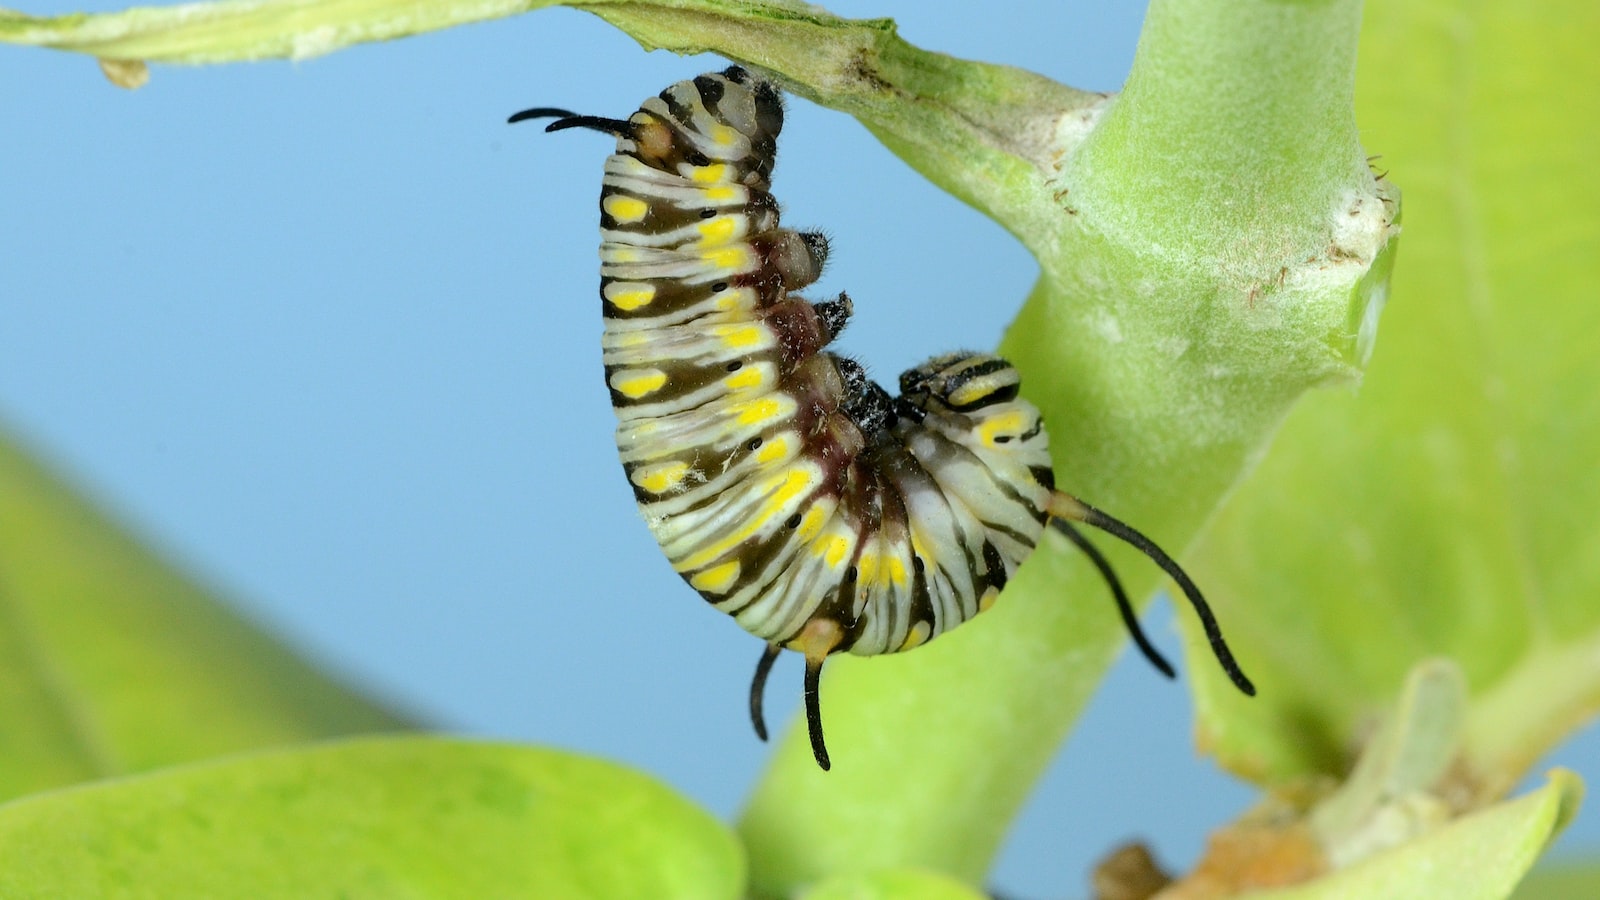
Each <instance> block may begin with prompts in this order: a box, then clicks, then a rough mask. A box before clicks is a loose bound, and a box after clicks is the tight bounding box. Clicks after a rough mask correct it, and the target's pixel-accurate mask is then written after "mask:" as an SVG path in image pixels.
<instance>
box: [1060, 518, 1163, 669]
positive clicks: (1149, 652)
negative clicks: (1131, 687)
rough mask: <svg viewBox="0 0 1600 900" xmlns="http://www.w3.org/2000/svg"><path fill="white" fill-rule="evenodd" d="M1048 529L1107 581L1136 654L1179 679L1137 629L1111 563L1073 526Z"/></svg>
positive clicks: (1134, 615) (1136, 616) (1062, 524)
mask: <svg viewBox="0 0 1600 900" xmlns="http://www.w3.org/2000/svg"><path fill="white" fill-rule="evenodd" d="M1050 527H1052V528H1054V529H1055V530H1057V531H1059V532H1061V533H1062V534H1064V535H1066V536H1067V540H1069V541H1071V542H1073V543H1074V544H1077V545H1078V549H1079V550H1082V551H1083V555H1085V556H1087V557H1089V561H1090V562H1092V563H1094V567H1095V568H1096V569H1099V570H1100V577H1101V578H1104V579H1105V580H1106V584H1107V585H1109V586H1110V587H1111V595H1112V596H1113V597H1115V598H1116V599H1117V612H1120V613H1122V624H1123V625H1125V626H1127V628H1128V633H1129V634H1131V635H1133V642H1134V644H1136V645H1137V646H1138V647H1139V652H1140V653H1143V654H1144V658H1145V659H1147V660H1149V661H1150V665H1152V666H1155V667H1156V669H1157V670H1158V671H1160V672H1161V674H1163V675H1165V676H1167V677H1168V678H1176V677H1178V673H1177V672H1176V671H1174V670H1173V668H1172V663H1169V662H1167V658H1166V657H1164V656H1162V655H1161V651H1160V650H1157V649H1156V647H1155V645H1154V644H1152V643H1150V639H1149V638H1148V637H1146V636H1145V633H1144V629H1143V628H1141V627H1140V626H1139V614H1138V613H1136V612H1134V611H1133V603H1132V602H1130V601H1129V600H1128V592H1127V591H1125V590H1123V589H1122V580H1121V579H1119V578H1117V573H1116V571H1115V570H1113V569H1112V568H1111V561H1110V560H1108V559H1106V556H1105V554H1104V553H1101V552H1100V548H1099V547H1096V546H1095V545H1094V544H1091V543H1090V542H1089V539H1088V538H1086V537H1084V536H1083V532H1081V531H1079V530H1078V529H1076V528H1073V527H1072V523H1070V522H1068V521H1067V520H1066V519H1055V518H1052V519H1051V520H1050Z"/></svg>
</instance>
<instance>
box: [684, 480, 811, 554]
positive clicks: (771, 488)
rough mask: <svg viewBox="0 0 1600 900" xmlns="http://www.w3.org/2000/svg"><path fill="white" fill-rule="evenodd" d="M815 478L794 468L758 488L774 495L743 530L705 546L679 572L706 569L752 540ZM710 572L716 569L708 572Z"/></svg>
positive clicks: (763, 502) (762, 492)
mask: <svg viewBox="0 0 1600 900" xmlns="http://www.w3.org/2000/svg"><path fill="white" fill-rule="evenodd" d="M813 477H814V474H813V473H812V471H811V470H810V469H809V468H805V467H801V466H794V467H791V468H790V469H788V470H787V471H786V472H780V473H779V474H778V475H777V476H775V477H773V478H769V479H767V480H766V481H765V482H763V483H762V484H761V486H760V487H758V488H756V491H757V493H761V494H767V493H768V492H770V494H771V495H770V496H768V497H767V498H766V499H765V500H763V501H762V502H761V508H760V509H758V510H756V511H755V512H754V513H753V514H752V515H751V516H750V517H749V518H748V519H747V520H746V521H745V523H744V524H743V525H741V526H740V527H739V528H737V529H735V530H734V531H732V532H730V533H729V534H727V535H724V536H723V537H722V538H720V539H718V540H716V541H715V542H713V543H710V544H707V545H706V546H704V547H701V548H700V549H699V550H696V551H695V552H694V553H691V554H689V555H688V556H686V557H684V558H683V559H681V560H679V561H678V562H677V563H675V566H676V568H677V569H678V571H680V572H682V571H688V570H689V569H693V568H695V567H697V566H703V565H705V564H706V563H708V562H710V561H712V560H713V559H716V558H717V557H719V556H721V555H723V554H724V553H727V552H728V551H729V550H732V549H733V548H735V547H737V546H739V545H740V544H742V543H744V542H745V541H747V540H749V539H750V538H751V537H753V536H754V535H755V534H756V532H758V531H760V530H761V529H762V528H763V527H765V526H766V524H767V523H768V522H770V521H772V519H773V518H774V517H775V516H778V515H780V514H781V513H782V512H783V510H784V509H785V508H786V507H788V506H789V504H790V503H792V502H793V501H794V499H795V498H796V497H798V496H799V495H800V494H802V493H804V492H805V491H806V489H808V488H810V487H811V482H812V479H813ZM706 571H707V572H711V571H715V570H712V569H707V570H706ZM701 574H705V573H701Z"/></svg>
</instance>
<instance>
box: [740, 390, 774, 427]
mask: <svg viewBox="0 0 1600 900" xmlns="http://www.w3.org/2000/svg"><path fill="white" fill-rule="evenodd" d="M736 408H737V409H738V410H739V417H738V419H737V420H736V421H737V422H738V423H739V424H740V425H755V424H757V423H759V422H765V421H766V420H768V419H770V418H772V417H774V416H776V415H778V413H779V412H780V411H781V409H782V406H781V405H780V404H779V403H778V401H777V400H774V399H773V398H771V397H762V398H761V399H759V400H752V401H750V402H749V403H744V404H740V405H739V406H738V407H736Z"/></svg>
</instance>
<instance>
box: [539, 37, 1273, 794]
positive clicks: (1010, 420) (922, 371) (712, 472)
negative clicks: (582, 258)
mask: <svg viewBox="0 0 1600 900" xmlns="http://www.w3.org/2000/svg"><path fill="white" fill-rule="evenodd" d="M537 118H554V119H555V121H554V122H553V123H551V124H550V125H549V126H548V127H547V129H546V130H549V131H558V130H562V129H566V128H587V129H592V130H598V131H602V132H605V133H607V134H610V135H612V136H613V137H615V138H616V141H617V149H616V152H615V153H614V154H613V155H612V156H611V157H610V158H609V159H607V160H606V163H605V167H604V174H603V176H602V179H601V192H600V232H601V245H600V261H601V266H600V298H601V309H602V312H603V315H604V321H605V331H604V334H603V336H602V348H603V361H604V365H605V378H606V383H607V385H608V386H609V388H610V390H611V400H612V405H613V407H614V408H615V410H616V413H617V420H618V423H617V432H616V438H617V448H618V451H619V453H620V456H621V460H622V464H623V470H624V472H625V474H626V476H627V478H628V481H629V483H630V484H631V485H632V487H633V491H634V497H635V499H636V500H637V501H638V504H639V509H640V512H641V513H642V515H643V517H644V519H645V521H646V523H647V524H648V525H649V527H650V529H651V531H652V532H653V534H654V535H655V537H656V540H657V541H658V542H659V544H660V545H661V548H662V550H663V552H664V553H665V554H666V557H667V559H668V560H669V561H670V562H671V564H672V566H673V568H674V569H675V570H676V571H677V572H678V574H679V575H680V576H682V578H683V579H684V581H685V582H687V583H688V584H689V586H690V587H692V588H693V589H694V590H696V591H697V592H699V593H700V595H701V596H702V597H704V598H705V600H706V601H707V602H708V603H710V604H711V605H713V606H714V607H716V608H717V609H719V610H721V611H723V612H725V613H727V614H729V615H731V616H733V617H734V619H735V620H736V621H737V622H738V623H739V624H740V625H741V626H742V627H743V628H744V629H745V630H747V631H749V632H750V633H751V634H753V635H755V636H756V637H759V638H761V639H762V640H763V641H764V642H765V643H766V647H765V649H764V650H763V652H762V655H761V657H760V660H759V662H758V664H757V666H756V671H755V676H754V678H753V679H752V682H751V690H750V696H749V703H750V716H751V720H752V723H753V725H754V727H755V730H756V733H757V735H758V736H760V737H761V738H762V739H763V740H765V739H766V734H767V729H766V724H765V721H764V718H763V714H762V696H763V690H764V686H765V683H766V679H767V675H768V673H769V672H770V670H771V667H772V664H773V662H774V660H775V659H776V658H777V656H778V655H779V653H781V652H782V650H784V649H788V650H792V651H795V652H797V653H799V654H801V655H802V656H803V657H804V658H805V677H804V697H805V708H806V720H807V726H808V731H809V735H810V739H811V746H812V750H813V754H814V755H815V757H816V761H817V763H818V765H820V766H821V767H822V768H823V769H827V768H829V766H830V760H829V756H828V752H827V747H826V744H825V741H824V739H823V728H822V716H821V709H820V702H819V699H818V685H819V681H820V677H821V670H822V665H823V663H824V661H825V660H826V659H827V657H828V656H830V655H832V654H834V653H841V652H850V653H855V654H859V655H864V656H875V655H880V654H885V653H897V652H902V651H905V650H910V649H913V648H915V647H918V646H921V645H923V644H925V643H927V642H928V641H931V640H933V639H934V638H936V637H938V636H939V635H941V634H944V633H945V632H947V631H949V630H950V629H952V628H955V627H957V626H959V625H961V624H962V623H964V622H966V621H968V620H970V619H972V618H973V617H974V616H976V615H978V614H979V613H981V612H982V611H984V610H986V609H988V608H989V607H990V606H991V605H993V604H994V602H995V601H996V599H997V597H998V596H999V594H1000V592H1001V591H1002V589H1004V587H1005V585H1006V583H1007V582H1008V581H1009V580H1010V579H1011V577H1012V576H1013V575H1014V574H1015V573H1016V570H1017V568H1018V567H1019V566H1021V565H1022V563H1023V561H1024V560H1025V559H1026V558H1027V557H1028V556H1029V555H1030V554H1031V553H1032V552H1033V549H1034V547H1035V546H1037V544H1038V543H1039V540H1040V538H1041V535H1042V533H1043V531H1044V528H1045V526H1046V525H1049V526H1051V527H1052V528H1054V529H1056V530H1058V531H1060V532H1062V533H1063V534H1064V535H1066V536H1067V538H1068V539H1069V540H1071V541H1072V542H1073V543H1074V544H1075V545H1077V546H1078V547H1080V548H1082V549H1083V550H1084V552H1085V553H1086V554H1087V555H1088V556H1089V557H1090V559H1091V561H1092V562H1093V563H1094V565H1095V566H1096V567H1097V569H1098V570H1099V571H1100V573H1101V574H1102V575H1103V576H1104V577H1105V580H1106V581H1107V583H1108V584H1109V585H1110V588H1111V591H1112V594H1113V597H1114V598H1115V600H1116V602H1117V605H1118V608H1119V610H1120V611H1121V614H1122V616H1123V620H1124V622H1125V623H1126V624H1127V626H1128V629H1129V631H1130V632H1131V633H1132V634H1133V636H1134V639H1135V641H1136V642H1137V644H1138V646H1139V648H1140V650H1141V651H1142V652H1143V653H1144V654H1145V655H1146V656H1147V657H1149V658H1150V660H1151V661H1152V662H1153V663H1154V664H1155V665H1156V666H1157V668H1159V669H1161V670H1162V671H1163V672H1165V673H1166V674H1168V675H1169V676H1170V675H1171V674H1172V667H1171V666H1170V664H1168V663H1167V662H1166V660H1164V659H1163V658H1162V657H1161V656H1160V654H1158V653H1157V652H1156V651H1155V649H1154V648H1153V647H1152V646H1151V645H1150V643H1149V641H1148V640H1147V639H1146V638H1145V636H1144V634H1143V633H1142V632H1141V630H1140V629H1139V625H1138V620H1137V618H1136V616H1135V614H1134V610H1133V607H1132V605H1131V603H1130V602H1129V601H1128V598H1127V595H1126V592H1125V591H1124V590H1123V588H1122V585H1121V584H1120V582H1119V581H1118V579H1117V577H1116V574H1115V573H1114V572H1113V571H1112V570H1111V567H1110V565H1109V564H1108V563H1107V562H1106V560H1105V557H1104V556H1103V555H1101V554H1100V553H1099V551H1098V550H1096V549H1095V547H1094V545H1093V544H1091V543H1090V542H1089V541H1088V539H1087V538H1086V537H1085V536H1084V535H1083V534H1082V533H1081V532H1079V531H1078V530H1077V529H1075V528H1074V527H1073V526H1072V525H1071V524H1070V523H1072V522H1079V523H1083V524H1087V525H1090V526H1092V527H1095V528H1099V529H1101V530H1105V531H1107V532H1108V533H1110V534H1112V535H1113V536H1116V537H1119V538H1121V539H1123V540H1126V541H1129V542H1130V543H1132V544H1133V545H1134V546H1136V547H1137V548H1138V549H1140V550H1141V551H1143V552H1145V553H1146V554H1147V555H1149V556H1151V558H1152V559H1153V560H1155V561H1156V562H1157V564H1159V565H1160V566H1161V567H1162V568H1163V569H1165V570H1166V571H1167V572H1168V573H1169V574H1171V575H1172V576H1173V577H1174V578H1175V579H1176V580H1177V582H1178V584H1179V585H1180V586H1181V587H1182V588H1183V590H1184V593H1185V595H1186V596H1187V597H1188V599H1189V600H1190V602H1191V603H1192V604H1193V605H1194V607H1195V609H1196V611H1197V613H1198V614H1199V615H1200V617H1201V619H1202V620H1203V621H1204V622H1205V623H1206V627H1207V633H1208V635H1211V636H1212V647H1213V649H1214V650H1215V651H1216V653H1217V656H1218V659H1219V661H1220V662H1221V663H1222V665H1223V667H1224V668H1225V669H1226V670H1227V671H1228V672H1229V674H1230V675H1231V676H1233V680H1234V681H1235V682H1236V683H1237V684H1238V685H1239V687H1240V689H1241V690H1244V691H1245V692H1246V693H1253V691H1254V688H1253V686H1251V685H1250V683H1249V681H1248V679H1246V678H1245V677H1244V674H1243V672H1242V671H1240V670H1239V668H1238V665H1237V664H1236V663H1235V662H1234V660H1233V658H1232V656H1231V654H1230V653H1229V652H1228V648H1227V645H1226V644H1225V643H1224V642H1223V641H1222V640H1221V635H1220V632H1219V631H1217V629H1216V623H1215V620H1214V619H1213V618H1212V616H1211V614H1210V611H1209V609H1208V608H1207V607H1206V605H1205V601H1204V599H1203V598H1202V597H1201V595H1200V592H1199V591H1198V589H1196V588H1195V587H1194V585H1193V582H1192V581H1190V580H1189V578H1188V576H1187V575H1185V574H1183V572H1182V569H1180V568H1178V566H1177V564H1176V563H1174V562H1173V561H1172V560H1171V559H1170V557H1168V556H1167V555H1166V554H1165V553H1163V552H1161V551H1160V549H1159V548H1157V547H1156V546H1155V545H1154V544H1153V543H1151V542H1150V541H1149V540H1148V539H1147V538H1145V537H1144V536H1143V535H1141V534H1139V533H1138V532H1136V531H1134V530H1133V529H1131V528H1129V527H1128V526H1127V525H1125V524H1123V523H1121V522H1118V521H1117V520H1115V519H1112V518H1111V517H1110V516H1107V515H1106V514H1105V513H1103V512H1101V511H1099V510H1096V509H1094V508H1093V507H1090V506H1089V505H1087V504H1085V503H1082V502H1081V501H1078V500H1076V499H1074V498H1072V497H1070V496H1068V495H1066V494H1063V493H1061V492H1059V491H1056V490H1055V489H1054V484H1055V479H1054V475H1053V472H1052V470H1051V462H1050V454H1049V436H1048V434H1047V433H1046V430H1045V427H1044V423H1043V421H1042V419H1041V417H1040V414H1039V411H1038V409H1037V408H1035V407H1034V406H1033V405H1032V404H1030V403H1029V402H1027V401H1026V400H1024V399H1022V398H1021V397H1020V396H1019V390H1020V388H1021V380H1020V377H1019V375H1018V373H1017V370H1016V369H1015V368H1014V367H1013V366H1012V365H1011V364H1010V363H1009V362H1007V361H1006V360H1004V359H1001V358H1000V357H997V356H994V355H992V354H988V353H979V352H959V353H951V354H945V355H942V356H938V357H934V358H933V359H930V360H928V361H927V362H925V363H923V364H922V365H920V366H918V367H916V368H914V369H911V370H909V371H907V372H905V373H903V374H902V375H901V376H900V380H899V389H900V390H899V394H898V395H890V394H889V392H888V391H886V390H885V389H884V388H883V387H881V386H880V385H878V384H877V383H875V382H873V381H872V380H871V379H870V378H869V377H868V376H867V373H866V371H865V370H864V369H863V368H862V367H861V365H860V364H858V363H856V362H855V361H854V360H851V359H849V358H847V357H843V356H840V355H837V354H835V353H833V352H831V351H829V350H828V349H826V348H828V347H830V346H831V345H832V343H833V342H834V340H835V339H836V338H837V337H838V336H839V334H840V333H841V332H842V331H843V330H844V328H845V326H846V325H847V324H848V322H849V319H850V316H851V314H852V312H853V304H852V302H851V300H850V298H849V297H848V296H847V295H845V294H843V293H841V294H839V295H838V296H837V297H835V298H832V299H828V300H823V301H820V302H813V301H810V300H807V299H805V298H803V297H801V296H799V295H798V294H797V293H795V292H797V291H801V290H803V289H805V288H806V287H808V286H810V285H812V284H813V283H814V282H816V280H817V279H818V278H819V277H820V276H821V274H822V271H823V269H824V268H825V266H826V264H827V259H828V242H827V240H826V238H824V237H823V236H822V235H821V234H819V233H816V232H806V231H795V230H791V229H788V228H784V227H782V226H781V225H780V221H779V220H780V210H779V205H778V203H777V201H776V200H775V199H774V198H773V196H772V194H771V193H770V191H769V188H770V178H771V174H772V168H773V164H774V162H775V160H776V154H777V137H778V133H779V131H780V130H781V128H782V124H783V104H782V97H781V95H780V94H779V92H778V91H777V89H776V88H775V87H773V86H772V85H771V84H770V83H768V82H766V81H764V80H761V79H759V78H756V77H755V76H753V75H751V74H750V73H749V72H747V71H745V70H744V69H741V68H739V67H732V68H729V69H726V70H724V71H722V72H719V73H711V74H706V75H701V76H699V77H697V78H694V79H690V80H687V81H681V82H678V83H677V84H674V85H672V86H670V87H668V88H667V89H666V90H664V91H662V92H661V94H660V95H659V96H658V97H653V98H651V99H649V100H647V101H645V102H644V104H642V105H641V107H640V108H639V110H638V111H637V112H635V113H634V114H633V115H631V116H630V117H628V118H627V119H625V120H619V119H607V118H601V117H595V116H582V115H577V114H574V113H571V112H569V111H567V110H563V109H557V108H553V107H541V108H536V109H530V110H525V111H523V112H521V113H518V114H516V115H515V116H512V118H511V120H512V121H514V122H515V121H522V120H525V119H537Z"/></svg>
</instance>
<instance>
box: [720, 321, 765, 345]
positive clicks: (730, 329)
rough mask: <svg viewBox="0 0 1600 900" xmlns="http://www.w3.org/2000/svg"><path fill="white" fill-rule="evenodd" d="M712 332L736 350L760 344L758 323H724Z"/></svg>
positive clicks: (760, 336)
mask: <svg viewBox="0 0 1600 900" xmlns="http://www.w3.org/2000/svg"><path fill="white" fill-rule="evenodd" d="M713 333H714V334H716V335H717V337H720V338H722V343H723V344H725V345H727V346H729V347H732V348H734V349H736V350H742V349H744V348H747V347H754V346H756V345H758V344H760V343H761V338H762V336H763V335H762V332H761V326H760V325H724V326H722V327H719V328H717V329H716V331H715V332H713Z"/></svg>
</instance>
